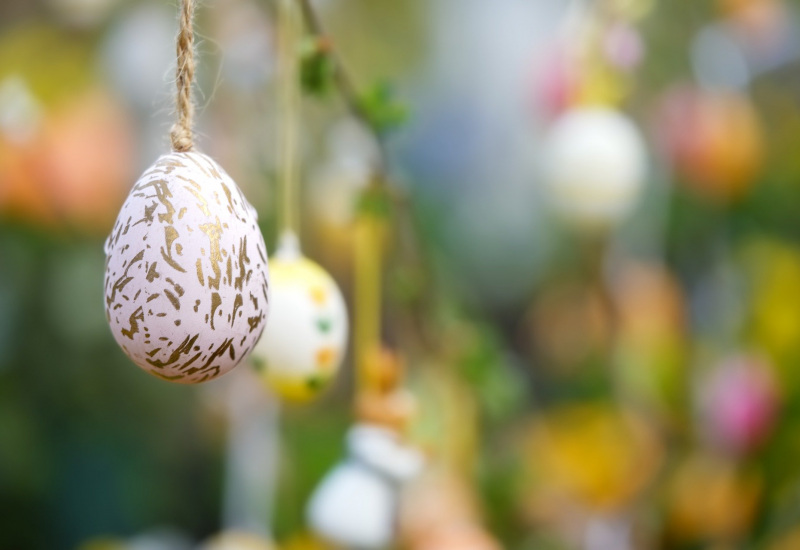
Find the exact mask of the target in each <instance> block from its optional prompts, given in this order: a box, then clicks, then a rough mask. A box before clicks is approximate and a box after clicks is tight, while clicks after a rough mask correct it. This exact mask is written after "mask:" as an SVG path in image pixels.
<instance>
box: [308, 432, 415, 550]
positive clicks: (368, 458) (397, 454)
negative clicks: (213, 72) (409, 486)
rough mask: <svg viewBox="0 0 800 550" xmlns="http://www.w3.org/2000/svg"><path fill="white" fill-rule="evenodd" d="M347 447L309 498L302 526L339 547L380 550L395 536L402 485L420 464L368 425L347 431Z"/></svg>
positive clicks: (393, 436)
mask: <svg viewBox="0 0 800 550" xmlns="http://www.w3.org/2000/svg"><path fill="white" fill-rule="evenodd" d="M347 447H348V451H349V457H348V459H347V460H345V461H344V462H342V463H341V464H339V466H337V467H336V468H335V469H334V470H333V471H332V472H331V473H330V474H328V476H327V477H326V478H325V479H324V480H323V481H322V483H321V484H320V486H319V487H318V488H317V489H316V491H315V492H314V494H313V495H312V497H311V500H310V501H309V505H308V510H307V518H308V523H309V525H310V526H311V528H312V529H313V530H314V532H315V533H317V534H318V535H319V536H320V537H322V538H323V539H325V540H326V541H328V542H331V543H333V544H336V545H338V546H341V547H343V548H360V549H364V550H366V549H375V550H377V549H379V548H385V547H387V545H389V544H390V543H391V542H392V539H393V538H394V537H395V530H396V524H397V508H398V502H399V496H400V490H401V488H402V485H403V484H404V483H405V482H406V481H408V480H410V479H412V478H413V477H415V476H416V475H418V474H419V472H420V471H421V470H422V467H423V465H424V459H423V457H422V455H421V454H420V453H419V452H418V451H417V450H416V449H413V448H410V447H407V446H405V445H403V443H402V442H401V441H400V438H399V437H398V435H397V433H396V432H394V431H393V430H389V429H386V428H383V427H380V426H373V425H369V424H357V425H356V426H354V427H353V428H351V429H350V431H349V432H348V434H347ZM353 495H358V498H353Z"/></svg>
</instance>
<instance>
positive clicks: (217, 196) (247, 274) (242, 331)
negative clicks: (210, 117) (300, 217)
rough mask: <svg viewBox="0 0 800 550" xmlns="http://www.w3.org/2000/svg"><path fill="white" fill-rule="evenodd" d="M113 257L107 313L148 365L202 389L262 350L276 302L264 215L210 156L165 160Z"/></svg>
mask: <svg viewBox="0 0 800 550" xmlns="http://www.w3.org/2000/svg"><path fill="white" fill-rule="evenodd" d="M106 255H107V260H106V274H105V299H106V301H105V303H106V317H107V319H108V322H109V324H110V326H111V331H112V333H113V334H114V338H115V339H116V341H117V343H118V344H119V345H120V346H121V347H122V349H123V351H125V353H126V354H127V355H128V356H129V357H130V358H131V360H132V361H133V362H134V363H136V364H137V365H138V366H139V367H141V368H142V369H144V370H146V371H147V372H149V373H151V374H153V375H155V376H157V377H159V378H162V379H164V380H169V381H171V382H177V383H181V384H193V383H197V382H204V381H206V380H211V379H213V378H216V377H218V376H220V375H222V374H225V373H226V372H228V371H229V370H231V369H232V368H234V367H235V366H236V365H237V364H238V363H239V362H240V361H241V360H242V359H244V358H245V357H246V356H247V355H248V353H249V352H250V351H251V350H252V349H253V346H254V345H255V343H256V341H257V340H258V338H259V337H260V335H261V332H262V330H263V329H264V325H265V322H266V318H267V311H268V305H269V297H268V286H269V283H268V277H269V274H268V267H267V253H266V247H265V246H264V240H263V238H262V236H261V231H260V230H259V228H258V225H257V223H256V212H255V210H254V209H253V207H252V206H250V204H249V203H248V202H247V199H245V197H244V195H242V192H241V191H240V190H239V188H238V187H237V186H236V184H235V183H234V182H233V180H231V178H230V176H228V174H227V173H225V171H224V170H223V169H222V168H221V167H220V166H219V165H218V164H217V163H216V162H214V161H213V160H212V159H210V158H209V157H207V156H206V155H203V154H201V153H196V152H187V153H177V152H173V153H170V154H167V155H164V156H162V157H161V158H159V159H158V161H156V163H155V164H154V165H153V166H152V167H150V168H149V169H148V170H147V171H146V172H145V173H144V174H143V175H142V176H141V177H140V178H139V181H137V182H136V184H135V185H134V186H133V189H132V190H131V192H130V194H129V195H128V198H127V199H126V200H125V203H124V204H123V206H122V209H121V211H120V213H119V217H118V218H117V222H116V224H115V225H114V229H113V230H112V232H111V235H110V236H109V238H108V240H107V241H106Z"/></svg>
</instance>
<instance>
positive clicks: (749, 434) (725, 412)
mask: <svg viewBox="0 0 800 550" xmlns="http://www.w3.org/2000/svg"><path fill="white" fill-rule="evenodd" d="M699 392H700V393H699V398H700V409H701V416H702V423H703V428H704V431H705V436H706V438H707V439H709V440H711V441H712V442H715V443H717V444H718V445H720V446H721V447H722V448H723V449H728V450H730V451H733V452H734V453H737V454H742V453H747V452H751V451H754V450H756V449H758V448H759V447H761V446H762V445H763V444H764V443H765V442H766V440H767V438H768V437H769V435H770V434H771V432H772V429H773V427H774V425H775V422H776V420H777V416H778V405H779V394H778V385H777V382H776V380H775V377H774V374H773V371H772V368H771V367H770V366H769V365H767V364H765V363H764V362H763V361H762V360H760V359H758V358H755V357H748V356H741V357H733V358H731V359H728V360H726V361H724V362H722V363H721V364H720V365H718V366H717V367H716V368H714V369H713V370H712V371H711V372H710V373H709V374H708V375H707V377H706V378H705V380H704V381H703V384H702V386H701V387H700V390H699Z"/></svg>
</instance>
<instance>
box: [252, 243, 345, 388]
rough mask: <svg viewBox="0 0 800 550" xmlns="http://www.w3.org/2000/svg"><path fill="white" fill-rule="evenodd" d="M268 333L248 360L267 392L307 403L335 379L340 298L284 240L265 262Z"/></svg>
mask: <svg viewBox="0 0 800 550" xmlns="http://www.w3.org/2000/svg"><path fill="white" fill-rule="evenodd" d="M270 264H271V269H270V271H271V276H272V294H271V300H272V301H271V306H270V307H271V313H270V321H269V330H268V331H267V332H266V333H265V334H264V337H263V338H262V339H261V340H260V341H259V342H258V344H257V345H256V347H255V349H254V350H253V354H252V356H251V360H252V362H253V364H254V365H255V366H256V368H257V369H258V370H259V371H260V373H261V376H262V377H263V379H264V381H265V383H266V384H267V386H269V387H270V388H271V389H272V390H273V391H275V392H276V393H277V394H278V395H279V396H280V397H282V398H284V399H286V400H289V401H308V400H310V399H312V398H313V397H315V396H317V395H318V394H319V393H320V392H322V391H323V390H324V389H325V388H327V387H328V385H329V384H330V382H331V381H332V380H333V379H334V376H335V375H336V373H337V371H338V370H339V367H340V366H341V363H342V359H343V358H344V355H345V351H346V347H347V335H348V318H347V307H346V306H345V302H344V298H343V297H342V293H341V291H340V290H339V287H338V286H337V285H336V282H335V281H334V280H333V278H332V277H331V276H330V275H329V274H328V273H327V272H326V271H325V270H324V269H322V268H321V267H320V266H319V265H318V264H316V263H315V262H313V261H311V260H309V259H308V258H306V257H304V256H303V255H302V253H301V252H300V248H299V246H298V243H297V238H296V237H295V236H294V235H293V234H286V235H284V237H283V238H282V239H281V243H280V246H279V247H278V252H277V253H276V254H275V255H274V256H273V257H272V259H271V260H270Z"/></svg>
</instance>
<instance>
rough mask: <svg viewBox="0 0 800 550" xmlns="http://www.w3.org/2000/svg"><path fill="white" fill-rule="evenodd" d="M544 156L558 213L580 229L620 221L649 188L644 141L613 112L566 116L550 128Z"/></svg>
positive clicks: (581, 112)
mask: <svg viewBox="0 0 800 550" xmlns="http://www.w3.org/2000/svg"><path fill="white" fill-rule="evenodd" d="M544 153H545V156H544V177H545V183H546V188H547V192H548V195H549V197H550V199H551V202H552V205H553V208H554V209H555V210H556V211H557V212H558V214H559V215H560V216H562V217H563V218H565V219H566V220H567V221H568V222H571V223H575V224H576V225H582V226H592V227H596V226H612V225H614V224H616V223H618V222H620V221H621V220H622V219H624V217H625V216H626V215H627V214H628V213H629V212H630V211H631V210H632V208H633V207H634V206H635V204H636V201H637V200H638V198H639V195H640V194H641V192H642V188H643V187H644V183H645V178H646V172H647V152H646V147H645V143H644V140H643V139H642V137H641V134H640V133H639V130H638V129H637V127H636V125H635V124H634V123H633V122H632V121H631V120H630V119H629V118H628V117H626V116H625V115H623V114H622V113H619V112H618V111H615V110H614V109H610V108H604V107H581V108H575V109H571V110H569V111H567V112H566V113H565V114H563V115H562V116H561V117H559V118H558V119H557V120H556V121H555V123H554V124H553V126H552V128H551V129H550V132H549V134H548V135H547V137H546V142H545V148H544Z"/></svg>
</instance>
